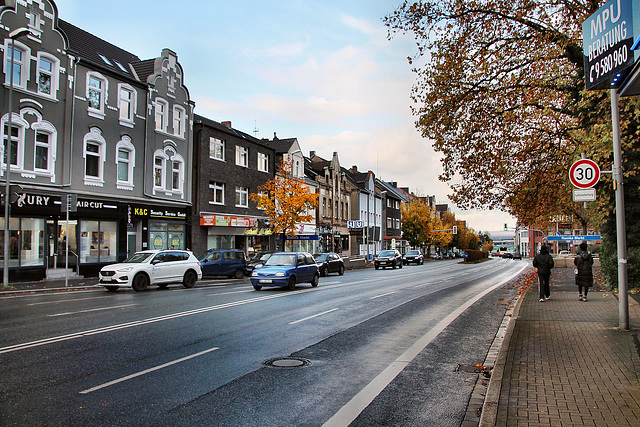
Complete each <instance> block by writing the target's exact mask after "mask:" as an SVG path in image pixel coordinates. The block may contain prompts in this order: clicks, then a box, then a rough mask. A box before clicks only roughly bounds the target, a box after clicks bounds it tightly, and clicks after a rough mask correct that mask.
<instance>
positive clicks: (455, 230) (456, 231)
mask: <svg viewBox="0 0 640 427" xmlns="http://www.w3.org/2000/svg"><path fill="white" fill-rule="evenodd" d="M453 234H458V226H457V225H454V226H453Z"/></svg>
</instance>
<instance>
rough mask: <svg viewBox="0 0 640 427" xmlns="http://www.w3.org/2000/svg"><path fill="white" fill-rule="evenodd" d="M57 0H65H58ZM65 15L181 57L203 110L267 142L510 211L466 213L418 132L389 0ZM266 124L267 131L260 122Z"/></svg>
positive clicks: (500, 219)
mask: <svg viewBox="0 0 640 427" xmlns="http://www.w3.org/2000/svg"><path fill="white" fill-rule="evenodd" d="M54 1H55V0H54ZM56 4H57V6H58V12H59V14H60V18H62V19H64V20H66V21H68V22H70V23H72V24H74V25H76V26H78V27H80V28H82V29H84V30H86V31H89V32H91V33H93V34H95V35H97V36H99V37H101V38H103V39H104V40H106V41H108V42H110V43H113V44H115V45H116V46H119V47H121V48H123V49H125V50H127V51H129V52H131V53H133V54H135V55H137V56H138V57H140V58H141V59H150V58H155V57H157V56H159V55H160V53H161V51H162V49H163V48H169V49H171V50H173V51H174V52H176V53H177V54H178V60H179V62H180V63H181V65H182V67H183V69H184V72H185V76H184V81H185V84H186V86H187V88H188V89H189V92H190V94H191V98H192V99H193V100H194V101H195V103H196V110H195V111H196V113H197V114H200V115H202V116H205V117H208V118H210V119H213V120H216V121H231V122H232V124H233V127H234V128H236V129H238V130H241V131H243V132H246V133H249V134H252V135H256V136H257V137H258V138H273V135H274V132H275V133H276V134H277V135H278V137H280V138H291V137H296V138H298V140H299V141H300V145H301V147H302V149H303V151H304V153H305V154H306V155H309V152H310V151H315V152H316V153H317V154H318V155H319V156H321V157H324V158H326V159H330V158H331V156H332V153H333V152H334V151H337V152H338V155H339V158H340V163H341V164H342V166H344V167H346V168H349V167H351V166H353V165H357V166H358V169H359V170H361V171H362V170H365V171H366V170H372V171H373V172H375V173H376V176H377V177H379V178H380V179H383V180H385V181H395V182H397V183H398V185H399V186H402V187H409V188H410V189H411V190H412V191H414V192H415V193H416V194H419V195H432V194H435V195H436V200H437V201H438V203H449V205H450V207H451V208H452V211H453V212H454V213H455V214H456V217H457V218H458V219H463V220H467V224H468V226H470V227H473V228H474V229H475V230H476V231H479V230H482V231H492V230H499V229H501V228H502V227H503V224H504V223H505V222H507V223H509V226H514V225H515V221H514V220H513V219H512V218H511V217H510V216H508V215H507V214H504V213H501V212H495V211H480V212H478V211H461V210H460V209H457V208H456V207H455V206H453V205H452V204H451V203H450V202H449V201H448V199H447V198H446V196H447V194H448V192H449V189H448V187H447V186H446V184H444V183H441V182H440V181H438V179H437V176H438V174H439V172H440V171H441V165H440V162H439V156H438V155H437V154H436V153H434V151H433V150H432V149H431V146H430V144H429V141H427V140H425V139H423V138H422V137H421V136H420V134H419V133H418V131H417V130H416V129H415V126H414V122H415V117H414V116H413V115H412V114H411V111H410V105H411V102H412V101H411V99H410V94H411V87H412V84H413V83H414V82H415V75H414V74H413V73H412V72H411V66H410V65H409V64H408V62H407V57H408V56H413V54H414V53H415V44H414V42H413V39H412V38H411V36H410V35H407V36H396V37H394V38H393V39H392V40H391V41H389V40H387V29H386V27H385V26H384V25H383V23H382V18H383V17H384V16H385V15H387V14H389V13H390V12H392V11H393V10H394V8H395V7H396V6H397V5H398V4H399V1H382V0H343V1H336V0H322V1H316V0H278V1H275V0H265V1H258V0H234V1H228V0H227V1H221V0H208V1H207V0H191V1H182V2H179V1H178V2H176V1H166V0H133V1H132V0H129V1H125V0H110V1H95V0H89V1H87V0H57V1H56ZM256 129H257V132H254V130H256Z"/></svg>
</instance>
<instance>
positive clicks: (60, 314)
mask: <svg viewBox="0 0 640 427" xmlns="http://www.w3.org/2000/svg"><path fill="white" fill-rule="evenodd" d="M134 305H139V304H124V305H114V306H113V307H101V308H92V309H89V310H80V311H69V312H66V313H58V314H47V317H58V316H71V315H74V314H82V313H91V312H93V311H102V310H115V309H116V308H122V307H133V306H134Z"/></svg>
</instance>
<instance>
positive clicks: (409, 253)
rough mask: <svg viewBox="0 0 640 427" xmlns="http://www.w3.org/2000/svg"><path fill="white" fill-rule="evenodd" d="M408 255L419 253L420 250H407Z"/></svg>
mask: <svg viewBox="0 0 640 427" xmlns="http://www.w3.org/2000/svg"><path fill="white" fill-rule="evenodd" d="M406 255H419V254H418V251H407V253H406Z"/></svg>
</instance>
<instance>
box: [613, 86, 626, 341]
mask: <svg viewBox="0 0 640 427" xmlns="http://www.w3.org/2000/svg"><path fill="white" fill-rule="evenodd" d="M611 124H612V127H613V168H612V171H613V185H614V189H615V193H616V229H617V236H618V304H619V307H618V316H619V319H618V320H619V326H620V329H625V330H626V329H629V293H628V287H627V238H626V225H625V218H624V216H625V210H624V187H623V185H622V184H623V175H622V144H621V142H620V112H619V110H618V89H611Z"/></svg>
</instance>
